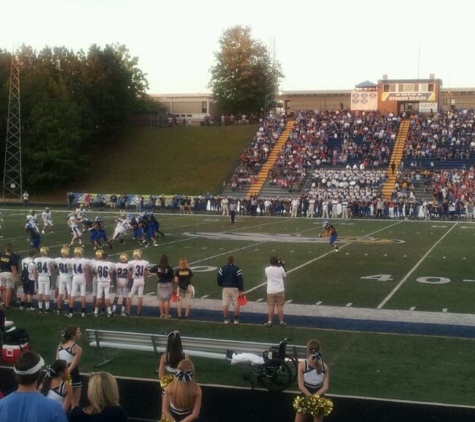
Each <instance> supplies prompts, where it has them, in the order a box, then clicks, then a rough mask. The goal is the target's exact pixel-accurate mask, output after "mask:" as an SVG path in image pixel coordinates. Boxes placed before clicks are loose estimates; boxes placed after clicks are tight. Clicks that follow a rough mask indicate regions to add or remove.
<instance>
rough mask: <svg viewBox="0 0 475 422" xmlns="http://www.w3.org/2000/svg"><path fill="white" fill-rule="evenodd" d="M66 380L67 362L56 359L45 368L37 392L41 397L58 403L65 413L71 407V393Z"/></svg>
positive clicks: (69, 385)
mask: <svg viewBox="0 0 475 422" xmlns="http://www.w3.org/2000/svg"><path fill="white" fill-rule="evenodd" d="M68 378H69V371H68V362H66V361H65V360H63V359H58V360H55V361H54V362H53V363H52V364H51V365H50V366H48V367H47V368H46V376H45V377H44V378H43V381H42V383H41V385H40V387H39V391H40V393H41V394H43V396H46V397H48V398H49V399H53V400H56V401H58V402H60V403H61V406H62V407H63V410H64V411H65V412H67V411H68V410H69V408H70V406H71V397H72V392H73V389H72V387H71V384H69V382H67V380H68Z"/></svg>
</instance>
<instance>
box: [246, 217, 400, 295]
mask: <svg viewBox="0 0 475 422" xmlns="http://www.w3.org/2000/svg"><path fill="white" fill-rule="evenodd" d="M401 223H403V220H400V221H397V222H396V223H394V224H391V225H390V226H387V227H383V228H382V229H379V230H376V231H374V232H372V233H368V234H365V235H364V236H361V237H360V238H359V239H364V238H365V237H369V236H373V235H375V234H376V233H379V232H381V231H384V230H387V229H389V228H391V227H394V226H397V225H398V224H401ZM312 230H313V229H312ZM305 231H309V230H305ZM305 231H304V232H305ZM351 244H352V243H347V244H345V245H342V246H340V250H341V249H343V248H345V247H347V246H349V245H351ZM334 253H335V252H334V251H333V250H332V251H330V252H326V253H324V254H323V255H320V256H317V257H316V258H313V259H311V260H310V261H307V262H304V263H303V264H302V265H299V266H298V267H295V268H292V269H291V270H289V271H287V274H290V273H293V272H294V271H297V270H300V269H301V268H303V267H306V266H307V265H310V264H313V263H314V262H315V261H319V260H320V259H323V258H325V257H326V256H328V255H330V254H334ZM266 285H267V282H264V283H261V284H258V285H257V286H255V287H253V288H252V289H249V290H246V291H245V292H244V293H249V292H252V291H254V290H257V289H260V288H261V287H263V286H266Z"/></svg>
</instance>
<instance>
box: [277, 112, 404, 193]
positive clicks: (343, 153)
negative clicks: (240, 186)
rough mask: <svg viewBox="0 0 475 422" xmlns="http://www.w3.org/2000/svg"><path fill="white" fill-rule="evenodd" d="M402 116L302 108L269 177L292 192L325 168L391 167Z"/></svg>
mask: <svg viewBox="0 0 475 422" xmlns="http://www.w3.org/2000/svg"><path fill="white" fill-rule="evenodd" d="M399 122H400V118H399V117H395V116H393V115H387V116H383V115H381V114H380V113H378V112H354V111H353V112H350V111H339V110H337V111H333V112H330V111H325V112H318V111H301V112H300V113H298V114H297V116H296V119H295V125H294V127H293V128H292V131H291V132H290V135H289V139H288V140H287V142H286V143H285V145H284V147H283V148H282V150H281V151H280V152H279V155H278V157H277V160H276V162H275V164H274V166H273V167H272V169H271V171H270V173H269V177H270V180H271V183H272V184H280V185H282V186H283V187H284V188H285V189H289V190H290V191H291V192H292V191H295V190H302V189H303V188H304V187H305V185H306V181H307V180H308V178H309V175H311V173H312V172H313V171H314V170H316V169H317V170H318V169H322V168H342V167H343V168H344V167H346V166H350V167H351V168H358V169H361V170H364V169H377V168H382V167H387V166H388V165H389V160H390V156H391V151H392V147H393V145H394V141H395V139H396V134H397V130H398V125H399Z"/></svg>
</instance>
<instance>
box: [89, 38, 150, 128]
mask: <svg viewBox="0 0 475 422" xmlns="http://www.w3.org/2000/svg"><path fill="white" fill-rule="evenodd" d="M137 65H138V58H137V57H131V56H130V54H129V52H128V50H127V48H126V47H125V46H123V45H115V44H114V45H106V46H105V47H104V48H103V49H102V48H100V47H98V46H97V45H93V46H91V48H90V49H89V52H88V54H87V56H86V59H85V60H84V62H83V68H82V80H83V83H84V92H85V94H86V97H87V99H88V101H89V105H90V107H91V111H92V113H93V119H94V125H95V128H96V129H97V130H98V132H99V134H104V133H110V132H113V131H115V130H117V129H119V128H121V127H123V126H124V125H126V124H127V123H128V122H129V118H130V116H131V114H132V113H133V112H135V111H136V109H137V108H141V107H143V103H144V101H145V98H146V97H147V94H146V90H147V88H148V82H147V80H146V78H145V74H144V73H143V72H142V71H141V70H140V69H139V68H138V66H137Z"/></svg>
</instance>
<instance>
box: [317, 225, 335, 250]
mask: <svg viewBox="0 0 475 422" xmlns="http://www.w3.org/2000/svg"><path fill="white" fill-rule="evenodd" d="M322 226H323V228H324V229H325V230H326V231H325V232H323V233H319V235H318V237H330V241H329V243H330V246H331V247H332V248H333V250H334V251H335V252H338V251H339V250H340V249H339V248H338V246H336V245H335V242H336V240H337V239H338V233H337V232H336V230H335V227H333V226H332V225H331V224H330V223H329V222H328V221H324V222H323V224H322Z"/></svg>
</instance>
